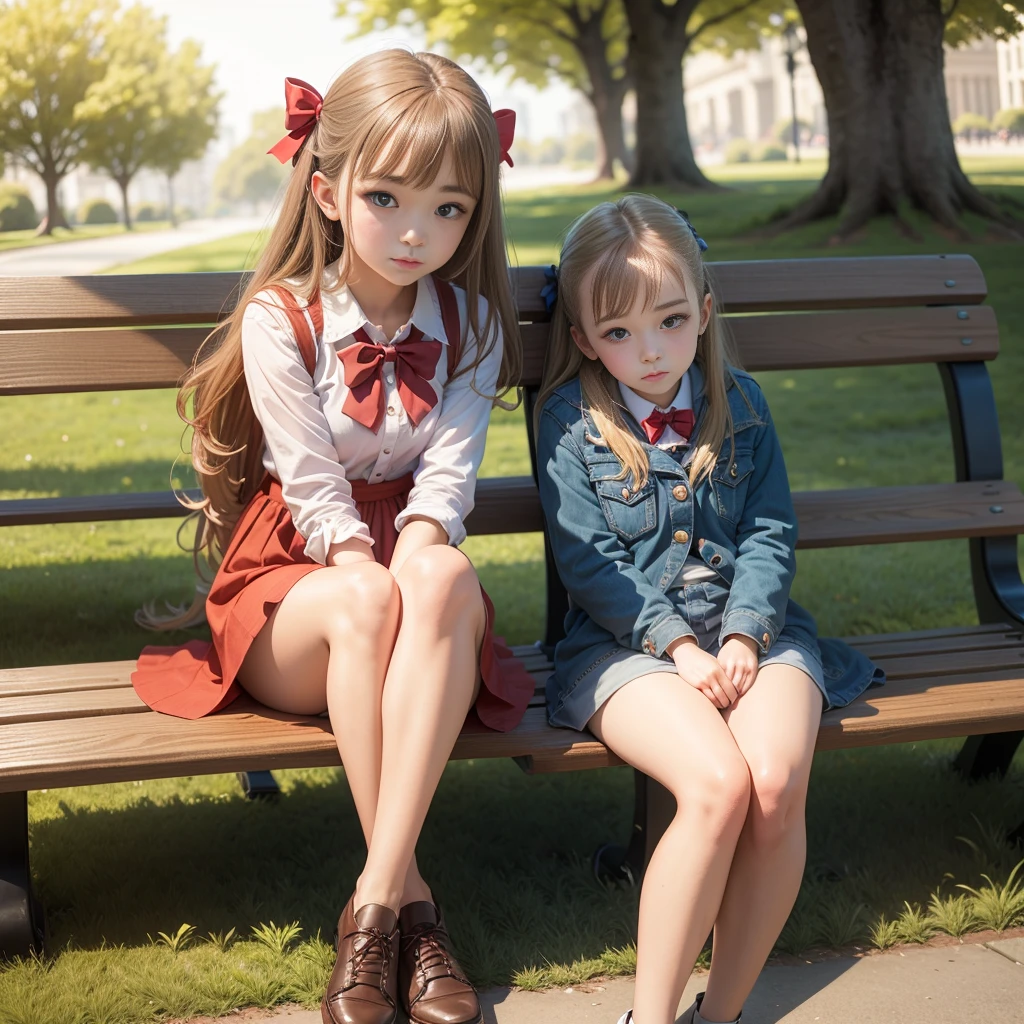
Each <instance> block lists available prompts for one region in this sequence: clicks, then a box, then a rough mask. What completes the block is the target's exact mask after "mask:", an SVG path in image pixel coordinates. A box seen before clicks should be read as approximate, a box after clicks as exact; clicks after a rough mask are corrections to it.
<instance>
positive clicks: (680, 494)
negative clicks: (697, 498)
mask: <svg viewBox="0 0 1024 1024" xmlns="http://www.w3.org/2000/svg"><path fill="white" fill-rule="evenodd" d="M672 497H673V498H675V499H676V501H686V488H685V487H684V486H683V485H682V484H679V485H678V486H677V487H673V488H672Z"/></svg>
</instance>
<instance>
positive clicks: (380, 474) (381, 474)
mask: <svg viewBox="0 0 1024 1024" xmlns="http://www.w3.org/2000/svg"><path fill="white" fill-rule="evenodd" d="M373 475H374V476H383V475H384V474H383V473H374V474H373Z"/></svg>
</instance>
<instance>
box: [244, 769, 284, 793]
mask: <svg viewBox="0 0 1024 1024" xmlns="http://www.w3.org/2000/svg"><path fill="white" fill-rule="evenodd" d="M237 775H238V782H239V784H240V785H241V787H242V792H243V793H245V798H246V799H247V800H274V799H275V798H276V797H279V796H280V795H281V789H280V787H279V786H278V784H277V779H275V778H274V776H273V774H272V773H271V772H268V771H257V772H238V773H237Z"/></svg>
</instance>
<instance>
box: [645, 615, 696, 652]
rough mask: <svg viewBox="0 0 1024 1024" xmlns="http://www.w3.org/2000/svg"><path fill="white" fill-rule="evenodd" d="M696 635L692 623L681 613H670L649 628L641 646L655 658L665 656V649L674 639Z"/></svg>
mask: <svg viewBox="0 0 1024 1024" xmlns="http://www.w3.org/2000/svg"><path fill="white" fill-rule="evenodd" d="M696 635H697V634H696V633H694V631H693V630H692V629H691V628H690V624H689V623H688V622H687V621H686V619H684V618H683V617H682V616H681V615H675V614H668V615H664V616H662V617H661V618H660V619H658V621H657V622H655V623H654V625H653V626H651V628H650V629H648V630H647V633H646V634H645V635H644V640H643V643H642V644H641V645H640V646H641V648H643V652H644V654H650V655H651V656H652V657H654V658H664V657H665V649H666V648H667V647H668V646H669V645H670V644H671V643H672V641H673V640H678V639H679V638H680V637H684V636H696Z"/></svg>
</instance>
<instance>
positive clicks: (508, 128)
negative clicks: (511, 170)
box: [494, 108, 516, 167]
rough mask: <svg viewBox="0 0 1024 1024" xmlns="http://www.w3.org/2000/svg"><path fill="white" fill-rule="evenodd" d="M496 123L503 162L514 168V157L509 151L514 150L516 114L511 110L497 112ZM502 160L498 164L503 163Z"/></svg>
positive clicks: (495, 113)
mask: <svg viewBox="0 0 1024 1024" xmlns="http://www.w3.org/2000/svg"><path fill="white" fill-rule="evenodd" d="M494 123H495V124H496V125H497V126H498V142H499V144H500V145H501V160H504V161H505V163H507V164H508V165H509V167H512V166H514V165H513V163H512V157H511V156H509V153H508V151H509V150H510V149H511V148H512V140H513V139H514V138H515V136H516V112H515V111H514V110H509V109H508V108H506V109H504V110H496V111H495V112H494ZM501 160H499V161H498V163H501Z"/></svg>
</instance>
